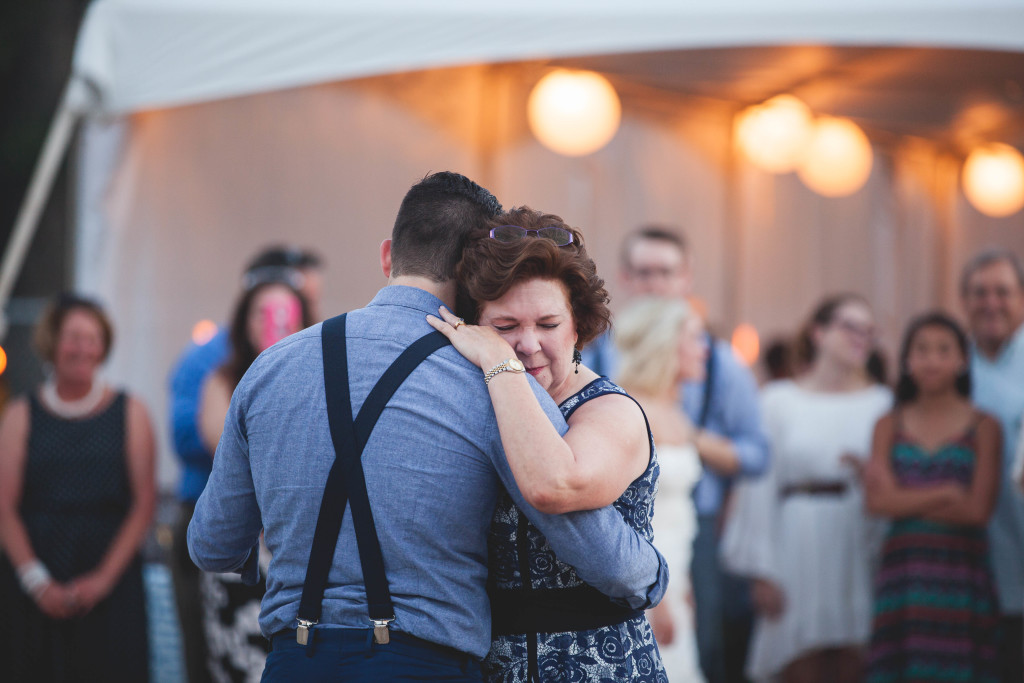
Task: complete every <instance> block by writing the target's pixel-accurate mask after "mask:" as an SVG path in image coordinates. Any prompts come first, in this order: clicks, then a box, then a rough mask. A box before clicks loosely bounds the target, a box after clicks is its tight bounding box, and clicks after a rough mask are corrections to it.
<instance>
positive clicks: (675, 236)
mask: <svg viewBox="0 0 1024 683" xmlns="http://www.w3.org/2000/svg"><path fill="white" fill-rule="evenodd" d="M640 240H657V241H660V242H667V243H669V244H671V245H672V246H674V247H675V248H676V249H678V250H679V251H680V253H682V254H683V255H684V256H685V255H686V254H687V253H689V248H690V245H689V243H688V242H687V241H686V237H685V236H684V235H683V233H682V232H680V231H678V230H673V229H672V228H668V227H665V226H662V225H644V226H641V227H639V228H637V229H636V230H634V231H633V232H631V233H629V234H628V235H626V239H624V240H622V250H621V251H620V252H619V257H620V259H621V261H622V268H623V269H624V270H629V269H630V268H632V267H633V263H632V261H631V260H630V257H631V256H632V255H633V245H634V244H636V243H637V242H639V241H640Z"/></svg>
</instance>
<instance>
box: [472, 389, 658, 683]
mask: <svg viewBox="0 0 1024 683" xmlns="http://www.w3.org/2000/svg"><path fill="white" fill-rule="evenodd" d="M609 393H618V394H623V395H625V396H628V394H626V392H625V391H623V390H622V388H620V387H619V386H617V385H616V384H614V383H613V382H611V381H610V380H608V379H607V378H605V377H601V378H598V379H596V380H594V381H593V382H591V383H590V384H588V385H587V386H586V387H584V388H583V389H582V390H581V391H580V392H579V393H577V394H574V395H573V396H571V397H570V398H569V399H567V400H566V401H565V402H563V403H562V404H561V405H560V406H559V408H560V409H561V411H562V415H563V416H564V417H565V419H566V420H568V419H569V416H570V415H572V413H573V412H574V411H575V410H576V409H577V408H579V407H580V406H581V405H583V404H584V403H586V402H587V401H590V400H592V399H595V398H597V397H599V396H603V395H605V394H609ZM648 431H649V430H648ZM658 472H659V468H658V458H657V455H656V453H655V451H654V445H653V441H652V443H651V459H650V463H649V464H648V466H647V469H646V470H645V471H644V473H643V474H641V475H640V476H639V477H638V478H637V479H636V480H635V481H633V483H631V484H630V485H629V488H627V489H626V491H625V492H624V493H623V494H622V496H621V497H619V499H618V500H616V501H615V503H614V504H613V505H614V506H615V509H617V510H618V511H619V513H621V514H622V517H623V518H624V519H625V520H626V523H627V524H629V526H631V527H633V528H634V529H636V530H637V531H638V532H639V533H640V535H641V536H643V537H644V538H646V539H647V540H651V539H652V538H653V531H652V530H651V516H652V514H653V510H654V494H655V493H656V492H657V482H658ZM520 530H525V533H526V538H527V541H528V544H529V553H528V555H529V575H530V582H531V585H532V587H533V589H534V590H542V589H564V588H574V587H579V586H583V585H584V583H583V581H582V580H581V579H580V578H579V577H578V576H577V575H576V570H574V569H573V568H572V567H570V566H569V565H567V564H564V563H562V562H561V561H559V560H558V558H556V557H555V554H554V552H553V551H552V550H551V547H550V546H549V545H548V542H547V540H546V539H545V538H544V536H543V535H542V534H541V533H540V532H539V531H538V530H537V529H536V527H534V526H533V525H532V524H530V523H529V522H528V521H527V520H526V518H525V517H523V516H522V514H521V513H520V512H519V508H517V507H516V506H515V504H514V503H513V502H512V499H511V498H510V497H509V496H508V494H505V495H504V496H503V497H502V499H501V500H500V501H499V503H498V507H497V510H496V511H495V515H494V520H493V522H492V524H491V531H490V540H489V553H490V558H489V560H490V573H491V576H490V581H491V584H492V587H494V588H497V589H498V590H502V591H510V590H522V589H523V584H522V581H521V579H520V571H519V566H520V558H519V552H518V550H517V541H518V535H519V531H520ZM531 641H533V642H531ZM534 643H535V645H534ZM534 651H535V652H536V655H535V657H536V668H535V670H534V671H535V674H534V677H533V678H531V676H530V669H531V666H530V664H531V662H530V655H532V654H533V652H534ZM483 669H484V677H485V679H486V680H487V681H490V682H501V683H532V682H533V681H537V674H539V681H537V683H555V682H556V681H558V682H560V681H588V682H590V681H593V682H602V683H603V682H605V681H607V682H608V683H621V681H651V682H659V683H660V682H662V681H667V680H668V679H667V677H666V676H665V670H664V668H663V667H662V664H661V655H660V654H659V653H658V646H657V644H656V643H655V641H654V634H653V633H652V632H651V626H650V624H649V623H648V622H647V618H646V617H645V616H644V615H643V614H642V613H641V614H639V615H638V616H635V617H633V618H631V619H628V620H626V621H623V622H622V623H619V624H616V625H614V626H606V627H603V628H598V629H592V630H586V631H569V632H564V633H520V634H515V635H507V636H496V637H495V638H494V639H493V640H492V641H491V651H490V653H489V654H488V655H487V659H485V660H484V664H483Z"/></svg>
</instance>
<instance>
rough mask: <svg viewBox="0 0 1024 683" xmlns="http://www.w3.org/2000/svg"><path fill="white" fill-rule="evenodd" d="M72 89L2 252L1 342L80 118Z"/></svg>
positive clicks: (52, 127) (63, 98) (63, 99)
mask: <svg viewBox="0 0 1024 683" xmlns="http://www.w3.org/2000/svg"><path fill="white" fill-rule="evenodd" d="M71 88H72V84H71V83H69V84H68V86H67V87H66V88H65V90H64V94H63V95H62V96H61V100H60V106H59V107H58V108H57V113H56V114H54V117H53V121H52V122H51V123H50V130H49V131H48V132H47V134H46V141H45V143H44V144H43V151H42V153H41V154H40V155H39V161H38V162H36V167H35V170H34V171H33V173H32V181H31V182H30V184H29V187H28V192H27V193H26V195H25V199H24V200H23V201H22V203H21V209H20V210H19V211H18V218H17V220H16V221H15V223H14V229H13V230H12V231H11V237H10V239H9V240H8V242H7V248H6V249H5V250H4V258H3V265H2V266H0V340H2V339H3V338H4V337H5V336H6V334H7V316H6V314H5V313H4V310H5V309H6V308H7V302H8V300H9V299H10V296H11V290H12V289H13V288H14V284H15V282H16V280H17V277H18V274H19V273H20V272H21V267H22V265H23V264H24V261H25V256H26V252H27V251H28V247H29V245H31V243H32V237H33V236H34V235H35V232H36V229H37V228H38V227H39V218H40V216H41V215H42V212H43V208H44V207H45V206H46V200H47V199H48V198H49V196H50V190H51V189H52V188H53V182H54V180H55V179H56V177H57V173H58V171H60V165H61V161H63V159H64V155H65V153H66V152H67V148H68V145H69V144H70V142H71V135H72V133H73V132H74V128H75V123H76V122H77V121H78V119H79V116H80V114H79V113H78V112H76V111H74V110H73V109H72V108H71V106H70V101H69V93H70V92H71Z"/></svg>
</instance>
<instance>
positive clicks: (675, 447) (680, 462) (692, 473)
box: [615, 299, 707, 683]
mask: <svg viewBox="0 0 1024 683" xmlns="http://www.w3.org/2000/svg"><path fill="white" fill-rule="evenodd" d="M615 343H616V346H617V347H618V349H619V352H620V354H621V355H620V370H619V375H618V377H617V378H616V381H617V382H618V383H619V384H620V385H621V386H622V387H623V388H624V389H626V390H627V391H628V392H629V393H630V394H632V395H633V397H634V398H636V399H637V400H638V401H639V402H640V404H641V405H643V407H644V411H645V412H646V413H647V418H648V420H649V421H650V425H651V432H652V433H653V434H654V441H655V444H656V447H657V451H658V459H659V462H660V463H661V478H660V480H659V482H658V492H657V495H656V496H655V499H654V520H653V521H654V544H655V545H656V546H657V548H658V550H660V551H661V553H662V555H664V556H665V559H666V560H667V561H668V566H669V572H670V574H671V577H672V580H671V582H670V583H669V587H668V592H667V593H666V594H665V597H664V599H663V600H662V602H661V604H659V605H658V606H657V607H655V608H654V609H652V610H650V611H648V613H647V616H648V619H649V620H650V622H651V626H652V628H653V629H654V636H655V638H656V640H657V641H658V649H659V650H660V651H661V657H662V661H663V662H664V664H665V673H666V674H668V679H669V680H670V681H673V682H678V683H700V682H701V681H703V680H704V679H703V676H702V675H701V672H700V666H699V663H698V658H697V643H696V637H695V635H694V625H693V608H692V600H691V598H690V554H691V553H690V548H691V545H692V543H693V537H694V535H695V534H696V532H697V516H696V510H695V508H694V505H693V499H692V497H691V494H692V491H693V487H694V486H695V485H696V484H697V480H698V479H699V478H700V474H701V464H700V456H699V455H698V454H697V449H696V448H695V447H694V445H693V440H694V437H695V436H696V430H695V429H694V427H693V425H692V424H691V423H690V421H689V420H688V419H687V417H686V414H685V413H684V412H683V411H682V409H681V408H680V405H681V404H680V400H681V393H680V390H681V387H682V384H683V382H687V381H691V380H699V379H701V378H702V377H703V375H704V366H705V360H706V357H707V343H706V341H705V335H704V326H703V323H702V322H701V319H700V316H698V315H696V314H695V313H694V311H693V310H692V309H691V308H690V306H688V305H687V304H686V303H684V302H682V301H679V300H669V299H644V300H641V301H639V302H637V303H636V304H634V305H632V306H630V308H629V309H627V310H625V311H623V313H622V314H621V315H619V316H618V317H617V319H616V326H615Z"/></svg>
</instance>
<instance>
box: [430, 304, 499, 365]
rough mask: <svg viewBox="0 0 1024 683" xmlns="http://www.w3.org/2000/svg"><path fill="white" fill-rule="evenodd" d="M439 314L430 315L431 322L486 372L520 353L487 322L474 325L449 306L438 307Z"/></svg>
mask: <svg viewBox="0 0 1024 683" xmlns="http://www.w3.org/2000/svg"><path fill="white" fill-rule="evenodd" d="M438 315H439V316H440V317H436V316H433V315H428V316H427V322H428V323H430V326H431V327H433V328H434V329H435V330H437V331H438V332H440V333H441V334H443V335H444V336H446V337H448V339H449V340H450V341H451V342H452V346H454V347H455V349H456V350H457V351H458V352H459V353H461V354H462V355H463V356H465V357H466V360H468V361H469V362H470V363H472V364H473V365H475V366H477V367H478V368H480V369H481V370H483V371H484V372H486V371H488V370H490V369H491V368H493V367H494V366H495V365H498V364H499V363H501V362H502V361H506V360H508V359H509V358H514V357H515V355H516V353H515V351H514V350H513V349H512V347H511V346H510V345H509V343H508V342H507V341H505V340H504V339H502V338H501V335H499V334H498V333H497V332H496V331H495V330H494V329H493V328H491V327H487V326H484V325H470V324H469V323H467V322H465V321H463V320H462V318H460V317H458V316H457V315H455V314H454V313H452V312H451V311H449V310H448V309H447V308H445V307H444V306H442V307H441V308H439V309H438Z"/></svg>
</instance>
